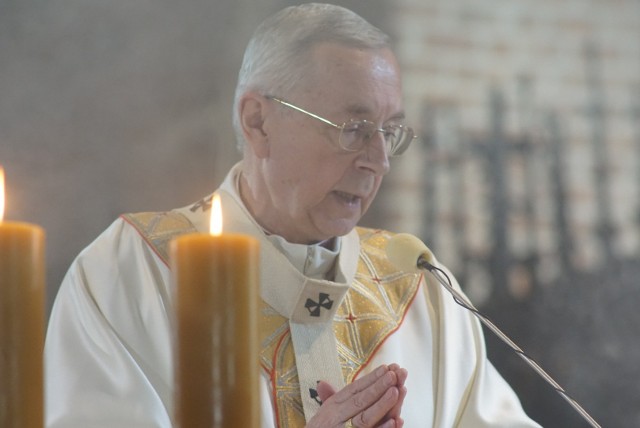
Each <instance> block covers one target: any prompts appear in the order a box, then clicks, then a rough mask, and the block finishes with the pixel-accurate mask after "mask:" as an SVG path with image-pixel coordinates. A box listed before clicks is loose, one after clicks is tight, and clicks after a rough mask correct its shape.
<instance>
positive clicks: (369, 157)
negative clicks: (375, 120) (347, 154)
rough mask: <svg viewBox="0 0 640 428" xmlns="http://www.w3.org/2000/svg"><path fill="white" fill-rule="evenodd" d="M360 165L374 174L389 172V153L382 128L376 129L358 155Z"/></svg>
mask: <svg viewBox="0 0 640 428" xmlns="http://www.w3.org/2000/svg"><path fill="white" fill-rule="evenodd" d="M358 167H359V168H364V169H368V170H370V171H371V172H372V173H373V174H374V175H385V174H386V173H388V172H389V154H388V152H387V142H386V141H385V139H384V134H383V132H382V130H376V132H374V133H373V135H372V136H371V137H370V138H369V139H368V140H367V142H366V144H365V146H364V148H363V149H362V150H361V151H360V155H359V156H358Z"/></svg>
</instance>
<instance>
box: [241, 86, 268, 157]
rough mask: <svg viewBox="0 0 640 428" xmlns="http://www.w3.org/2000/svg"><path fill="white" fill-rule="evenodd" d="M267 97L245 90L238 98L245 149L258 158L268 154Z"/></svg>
mask: <svg viewBox="0 0 640 428" xmlns="http://www.w3.org/2000/svg"><path fill="white" fill-rule="evenodd" d="M267 107H268V106H267V99H266V98H265V97H264V96H262V95H260V94H258V93H255V92H247V93H245V94H244V95H242V97H241V98H240V102H239V103H238V109H239V111H238V113H239V118H240V126H241V128H242V134H243V135H244V139H245V141H246V143H247V149H249V150H251V151H252V152H253V154H254V155H255V156H257V157H259V158H264V157H267V156H268V155H269V136H268V134H267V131H266V130H265V126H264V125H265V116H266V112H267Z"/></svg>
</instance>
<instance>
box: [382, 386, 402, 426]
mask: <svg viewBox="0 0 640 428" xmlns="http://www.w3.org/2000/svg"><path fill="white" fill-rule="evenodd" d="M398 391H399V396H398V401H397V402H396V404H395V406H393V408H392V409H391V410H390V411H389V413H388V414H387V415H386V418H388V419H396V420H398V419H400V412H401V411H402V404H403V403H404V398H405V397H406V396H407V387H406V386H401V387H399V388H398Z"/></svg>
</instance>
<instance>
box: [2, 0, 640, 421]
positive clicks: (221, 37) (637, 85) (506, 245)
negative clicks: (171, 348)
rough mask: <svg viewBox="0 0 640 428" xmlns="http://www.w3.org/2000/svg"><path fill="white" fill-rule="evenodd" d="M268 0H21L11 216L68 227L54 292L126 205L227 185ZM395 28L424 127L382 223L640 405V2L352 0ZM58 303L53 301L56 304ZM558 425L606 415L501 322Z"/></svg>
mask: <svg viewBox="0 0 640 428" xmlns="http://www.w3.org/2000/svg"><path fill="white" fill-rule="evenodd" d="M293 3H295V2H291V1H276V0H268V1H267V0H265V1H260V2H253V1H249V0H216V1H206V0H187V1H183V2H173V1H168V0H155V1H151V0H111V1H109V2H104V1H99V0H50V1H47V2H43V1H40V0H2V1H1V2H0V164H2V165H4V167H5V170H6V174H7V193H8V196H7V212H6V217H7V218H8V219H21V220H26V221H31V222H35V223H38V224H41V225H42V226H43V227H45V228H46V230H47V244H48V253H47V269H48V277H47V278H48V287H49V302H50V303H51V302H52V300H53V297H54V296H55V292H56V290H57V287H58V285H59V283H60V281H61V280H62V277H63V275H64V273H65V271H66V269H67V268H68V266H69V264H70V263H71V261H72V260H73V258H74V257H75V255H76V254H77V253H78V252H79V251H80V250H81V249H82V248H83V247H85V246H86V245H87V244H89V243H90V242H91V241H92V240H93V239H94V238H95V237H96V236H97V235H98V234H99V233H100V232H101V231H102V230H104V228H106V227H107V226H108V225H109V224H110V223H111V222H112V221H113V220H114V219H115V218H116V217H117V216H118V215H119V214H121V213H123V212H131V211H142V210H145V211H146V210H165V209H170V208H172V207H176V206H182V205H186V204H188V203H190V202H192V201H194V200H197V199H198V198H200V197H201V196H203V195H205V194H207V193H209V192H210V191H211V190H212V189H213V188H215V187H216V186H217V184H218V183H219V182H220V181H221V179H222V178H223V177H224V175H225V173H226V171H227V169H228V168H229V167H230V166H231V165H232V164H233V163H235V162H236V161H237V160H238V159H239V155H238V154H237V153H236V151H235V147H234V142H233V135H232V129H231V107H230V106H231V101H232V96H233V89H234V86H235V80H236V72H237V69H238V67H239V65H240V61H241V56H242V52H243V50H244V47H245V45H246V43H247V41H248V39H249V37H250V34H251V32H252V30H253V28H255V26H256V25H257V24H258V23H259V22H260V21H261V20H262V19H263V18H264V17H266V16H267V15H269V14H270V13H272V12H274V11H276V10H278V9H280V8H282V7H283V6H286V5H289V4H293ZM336 3H338V4H341V5H344V6H347V7H350V8H352V9H353V10H355V11H356V12H358V13H359V14H361V15H362V16H364V17H365V18H367V19H369V20H370V21H372V22H373V23H375V24H376V25H378V26H379V27H381V28H382V29H383V30H385V31H387V32H388V33H390V34H391V35H392V36H393V38H394V40H395V42H396V51H397V53H398V56H399V59H400V62H401V64H402V66H403V71H404V78H405V92H406V107H407V116H408V119H409V122H410V123H411V124H413V125H415V128H416V129H417V130H418V131H419V133H420V136H421V138H420V140H419V141H418V142H417V143H416V144H415V145H414V146H413V147H412V148H411V149H410V150H409V152H407V154H406V155H405V157H403V158H398V159H394V160H393V161H392V172H391V174H390V175H389V176H388V178H387V180H386V182H385V184H384V186H383V188H382V190H381V194H380V196H379V198H378V200H377V201H376V203H375V204H374V206H373V207H372V209H371V210H370V212H369V213H368V214H367V216H366V217H365V219H364V224H365V225H368V226H375V227H385V228H391V229H394V230H396V231H406V232H411V233H415V234H416V235H419V236H420V237H422V238H423V239H425V240H426V242H427V243H428V245H430V247H431V248H432V249H433V250H434V251H435V252H436V254H437V256H438V258H439V259H440V260H441V261H443V262H444V263H445V264H447V265H449V266H450V267H451V268H452V269H453V271H454V272H455V273H456V276H457V277H458V279H459V280H460V282H461V283H462V284H463V286H464V288H465V290H466V291H467V292H468V294H469V295H470V296H471V297H472V299H473V300H474V302H476V304H477V305H478V306H479V307H480V308H481V309H483V310H484V311H486V313H487V314H489V316H490V317H491V318H492V319H493V320H494V321H495V322H496V323H497V324H498V325H499V326H500V327H501V328H503V329H504V330H505V331H506V332H508V333H509V335H510V336H511V337H512V338H514V339H515V341H516V342H517V343H518V344H520V345H521V346H522V347H523V348H524V349H525V351H527V353H528V354H530V355H531V356H533V357H534V358H535V359H536V360H537V361H539V362H540V363H541V364H542V365H543V367H545V368H546V369H547V370H548V371H549V372H550V373H551V374H552V375H553V376H554V378H556V380H558V381H559V382H560V384H562V385H563V386H564V387H565V388H566V389H567V390H568V391H569V393H570V394H571V395H572V396H574V397H575V398H577V399H578V401H580V402H581V403H582V404H583V405H584V406H585V407H586V408H587V410H589V411H590V412H591V413H592V414H593V415H594V416H595V417H596V418H597V419H598V420H599V421H600V422H601V423H602V424H603V425H604V426H625V427H626V426H640V405H639V404H640V403H639V402H640V369H639V368H638V367H637V363H636V362H637V361H640V346H639V345H637V344H636V343H637V338H638V337H639V336H640V314H638V313H637V312H638V311H637V310H636V304H637V303H638V301H639V300H640V290H639V282H640V281H639V280H638V278H639V275H640V263H639V261H640V255H639V250H638V249H639V247H640V198H639V196H640V101H638V100H639V99H640V97H639V95H640V2H639V1H638V0H510V1H507V0H482V1H477V0H454V1H442V0H398V1H395V2H388V1H387V2H385V1H383V0H367V1H365V0H361V1H357V0H353V1H338V2H336ZM50 303H49V304H50ZM487 338H488V342H489V353H490V356H491V358H492V360H493V361H494V363H495V365H496V366H497V367H498V369H499V370H500V371H501V372H502V373H503V374H504V375H505V377H507V378H508V379H509V381H510V382H511V383H512V385H513V386H514V388H515V389H516V390H517V392H518V393H519V395H520V396H521V398H522V401H523V404H524V406H525V408H526V409H527V411H528V412H529V413H530V414H531V415H533V416H534V417H535V418H536V419H537V420H539V421H540V422H541V423H543V425H544V426H548V427H574V426H575V427H581V426H586V424H585V423H584V422H583V421H582V420H581V419H580V417H579V416H577V414H576V413H575V412H574V411H573V410H572V409H571V408H570V407H569V406H568V405H567V404H566V403H565V402H564V401H563V400H562V398H560V397H559V396H557V395H556V394H555V393H554V392H553V390H552V389H551V388H550V387H549V386H547V385H546V384H545V383H544V382H542V381H540V380H538V379H537V378H536V376H535V375H534V374H533V373H532V372H531V370H530V369H528V367H526V366H525V365H524V363H523V362H522V361H521V360H520V359H519V358H518V357H517V356H515V355H513V354H512V353H511V352H509V351H508V350H507V349H506V347H505V346H504V345H502V344H500V343H498V342H497V341H496V340H494V339H493V338H492V337H491V336H490V333H487Z"/></svg>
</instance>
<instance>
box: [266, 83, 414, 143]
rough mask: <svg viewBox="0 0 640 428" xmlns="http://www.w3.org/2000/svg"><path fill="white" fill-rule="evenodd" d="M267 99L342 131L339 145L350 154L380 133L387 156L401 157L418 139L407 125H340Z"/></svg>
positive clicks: (355, 121) (364, 122) (353, 121)
mask: <svg viewBox="0 0 640 428" xmlns="http://www.w3.org/2000/svg"><path fill="white" fill-rule="evenodd" d="M265 97H266V98H267V99H270V100H273V101H275V102H277V103H279V104H282V105H283V106H286V107H289V108H292V109H294V110H296V111H299V112H300V113H304V114H306V115H307V116H310V117H312V118H314V119H317V120H319V121H321V122H324V123H326V124H327V125H330V126H333V127H334V128H336V129H338V130H339V131H340V136H339V137H338V144H339V145H340V148H342V149H343V150H345V151H348V152H357V151H358V150H361V149H363V148H364V147H365V146H366V145H367V143H368V142H369V141H370V140H371V138H372V137H373V136H374V135H375V133H376V132H380V133H381V134H382V136H383V139H384V143H385V150H386V153H387V155H388V156H399V155H401V154H402V153H404V151H405V150H407V148H408V147H409V145H410V144H411V141H413V140H414V138H416V135H415V134H414V132H413V129H411V128H410V127H408V126H405V125H398V124H392V125H387V126H384V127H382V128H378V127H377V126H376V124H375V123H373V122H370V121H368V120H365V119H351V120H349V121H347V122H344V123H343V124H340V125H339V124H337V123H333V122H331V121H330V120H328V119H325V118H324V117H321V116H318V115H317V114H314V113H311V112H308V111H307V110H304V109H302V108H300V107H298V106H296V105H293V104H291V103H289V102H287V101H284V100H282V99H280V98H277V97H274V96H272V95H266V96H265Z"/></svg>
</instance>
